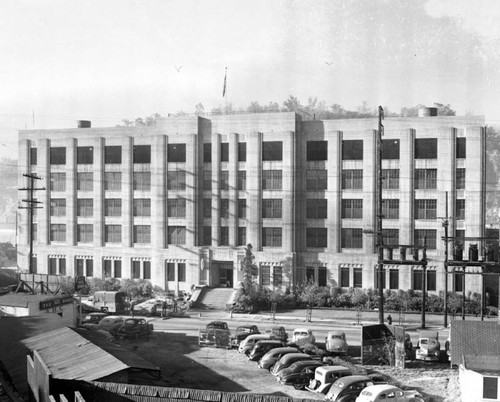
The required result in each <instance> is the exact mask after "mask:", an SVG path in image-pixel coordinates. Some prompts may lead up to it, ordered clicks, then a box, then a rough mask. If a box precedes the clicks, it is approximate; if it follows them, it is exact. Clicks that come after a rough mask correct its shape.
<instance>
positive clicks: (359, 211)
mask: <svg viewBox="0 0 500 402" xmlns="http://www.w3.org/2000/svg"><path fill="white" fill-rule="evenodd" d="M362 218H363V200H362V199H361V200H359V199H356V200H342V219H362Z"/></svg>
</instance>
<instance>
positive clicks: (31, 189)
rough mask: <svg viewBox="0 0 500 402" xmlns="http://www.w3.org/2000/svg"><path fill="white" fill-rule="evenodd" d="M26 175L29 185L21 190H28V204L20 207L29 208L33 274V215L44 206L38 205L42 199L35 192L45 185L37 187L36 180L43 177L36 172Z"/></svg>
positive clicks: (30, 262)
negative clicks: (36, 197) (38, 198)
mask: <svg viewBox="0 0 500 402" xmlns="http://www.w3.org/2000/svg"><path fill="white" fill-rule="evenodd" d="M23 176H24V177H27V178H28V187H26V188H20V189H19V191H27V192H28V197H27V198H26V199H23V200H22V201H23V202H25V203H26V204H27V205H26V206H19V209H27V210H28V228H29V229H28V230H29V233H28V235H29V243H30V251H29V254H28V264H29V265H28V266H29V269H28V272H29V273H30V274H33V273H35V272H33V215H34V211H35V209H39V208H42V207H39V206H37V205H38V204H41V202H40V201H37V200H36V199H35V198H34V193H35V191H37V190H45V187H40V188H35V180H41V179H42V178H41V177H39V176H37V175H36V174H30V173H25V174H23Z"/></svg>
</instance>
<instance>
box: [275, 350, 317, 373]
mask: <svg viewBox="0 0 500 402" xmlns="http://www.w3.org/2000/svg"><path fill="white" fill-rule="evenodd" d="M301 360H311V355H308V354H307V353H287V354H286V355H285V356H283V357H282V358H281V359H279V360H278V361H277V362H276V363H275V364H274V366H273V368H272V369H271V370H270V371H271V374H272V375H275V376H277V375H278V374H279V372H280V370H283V369H286V368H287V367H290V366H291V365H292V364H293V363H295V362H298V361H301Z"/></svg>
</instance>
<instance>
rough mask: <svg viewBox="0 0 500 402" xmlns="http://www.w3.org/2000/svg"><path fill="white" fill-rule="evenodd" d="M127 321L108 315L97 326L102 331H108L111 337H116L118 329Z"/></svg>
mask: <svg viewBox="0 0 500 402" xmlns="http://www.w3.org/2000/svg"><path fill="white" fill-rule="evenodd" d="M124 321H125V319H124V318H123V317H122V316H119V315H108V316H107V317H104V318H103V319H102V320H101V321H99V323H98V324H97V325H98V326H99V328H100V329H103V330H104V331H108V332H109V333H110V334H111V335H115V334H116V331H117V330H118V328H119V327H120V326H121V325H122V324H123V322H124Z"/></svg>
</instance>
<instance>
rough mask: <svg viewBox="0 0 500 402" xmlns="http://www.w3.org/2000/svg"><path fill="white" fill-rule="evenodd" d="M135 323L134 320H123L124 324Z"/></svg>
mask: <svg viewBox="0 0 500 402" xmlns="http://www.w3.org/2000/svg"><path fill="white" fill-rule="evenodd" d="M135 323H136V321H135V320H125V324H127V325H134V324H135Z"/></svg>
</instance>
